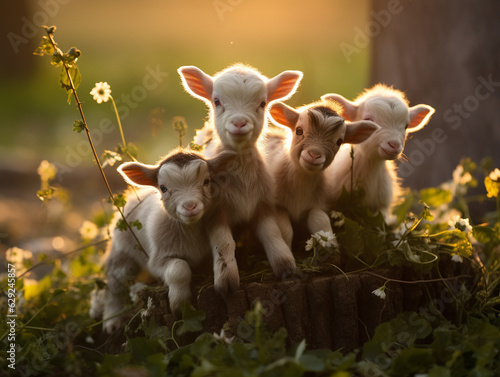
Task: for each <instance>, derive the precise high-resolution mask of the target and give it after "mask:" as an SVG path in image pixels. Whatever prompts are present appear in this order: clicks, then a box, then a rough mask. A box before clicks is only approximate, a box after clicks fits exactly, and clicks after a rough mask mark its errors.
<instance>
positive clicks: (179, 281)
mask: <svg viewBox="0 0 500 377" xmlns="http://www.w3.org/2000/svg"><path fill="white" fill-rule="evenodd" d="M233 157H234V153H231V152H225V153H221V154H219V155H218V156H217V157H216V158H213V159H211V160H206V159H205V158H203V157H202V156H201V155H200V154H198V153H194V152H188V151H185V150H182V149H177V150H174V151H173V152H172V153H170V154H169V155H168V156H167V157H166V158H165V159H163V160H162V161H161V162H159V163H158V164H157V165H153V166H152V165H144V164H141V163H136V162H128V163H125V164H122V165H121V166H120V167H119V168H118V171H119V172H120V173H121V174H122V175H123V177H124V178H125V180H126V181H127V182H129V183H130V184H132V185H139V186H149V187H147V188H143V189H141V190H139V191H138V194H137V195H136V194H135V193H131V194H129V195H128V196H127V204H126V205H125V208H124V210H123V212H124V214H125V216H126V218H127V221H128V222H129V223H130V222H133V221H135V220H139V221H140V222H141V223H142V228H141V229H140V230H139V229H135V228H134V230H133V231H134V233H135V235H136V236H137V238H138V239H139V241H140V243H141V244H142V246H143V247H144V249H145V250H144V251H145V252H146V253H147V254H148V256H149V258H147V257H146V256H145V255H144V253H142V252H141V251H140V250H138V249H137V248H136V241H135V239H134V238H133V236H132V234H131V232H130V230H127V231H120V230H118V229H115V230H114V232H113V240H112V243H111V246H110V249H109V254H108V256H107V259H106V262H105V267H106V275H107V278H108V288H107V290H106V295H105V301H104V314H103V316H104V319H105V320H106V319H107V318H110V317H113V316H115V315H116V314H117V313H118V312H119V311H120V310H121V309H122V308H123V302H122V295H123V291H124V289H126V286H127V284H128V283H129V282H130V281H132V280H133V279H134V278H135V277H136V276H137V274H138V272H139V271H140V269H141V268H145V269H147V270H148V271H149V272H150V273H151V274H152V275H153V276H155V277H156V278H159V279H160V280H161V281H163V282H164V283H165V284H166V285H167V286H168V287H169V291H168V298H169V302H170V308H171V310H172V312H177V311H178V309H179V305H180V304H181V303H182V302H184V301H189V300H190V299H191V289H190V280H191V267H194V266H196V265H198V264H200V262H201V261H202V260H203V259H205V258H206V257H207V256H208V257H210V255H211V250H210V246H209V238H208V234H207V232H206V227H207V225H206V224H207V223H208V222H210V221H211V220H210V219H211V218H212V217H213V212H214V211H215V210H216V208H214V207H215V206H214V205H213V203H212V192H211V191H212V187H211V176H213V175H215V174H217V173H218V172H219V171H221V170H223V169H224V168H225V165H226V163H227V162H228V161H229V160H230V159H231V158H233ZM138 197H140V198H141V199H142V200H140V201H139V199H138ZM215 279H217V277H215ZM216 283H217V282H216ZM120 324H121V319H120V318H119V317H117V316H115V317H114V318H111V319H109V320H106V321H105V322H104V325H103V326H104V331H106V332H108V333H109V332H112V331H113V330H115V329H116V328H118V327H119V326H120Z"/></svg>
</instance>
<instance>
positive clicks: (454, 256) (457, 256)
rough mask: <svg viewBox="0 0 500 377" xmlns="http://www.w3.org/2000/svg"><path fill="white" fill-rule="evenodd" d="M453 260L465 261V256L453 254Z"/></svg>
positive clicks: (457, 261)
mask: <svg viewBox="0 0 500 377" xmlns="http://www.w3.org/2000/svg"><path fill="white" fill-rule="evenodd" d="M451 260H452V261H453V262H456V263H462V262H463V261H464V260H463V258H462V257H461V256H460V255H458V254H453V255H452V256H451Z"/></svg>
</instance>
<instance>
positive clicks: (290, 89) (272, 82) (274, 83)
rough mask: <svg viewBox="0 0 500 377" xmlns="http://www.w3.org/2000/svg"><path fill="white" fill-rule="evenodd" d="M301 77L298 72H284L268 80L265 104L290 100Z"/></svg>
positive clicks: (300, 73)
mask: <svg viewBox="0 0 500 377" xmlns="http://www.w3.org/2000/svg"><path fill="white" fill-rule="evenodd" d="M302 76H303V74H302V72H300V71H284V72H282V73H280V74H279V75H278V76H275V77H273V78H272V79H269V81H268V82H267V102H268V103H269V102H272V101H276V100H279V99H283V100H284V99H288V98H290V97H291V96H292V95H293V93H295V91H296V90H297V88H298V86H299V83H300V80H302Z"/></svg>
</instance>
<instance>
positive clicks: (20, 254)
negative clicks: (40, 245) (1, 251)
mask: <svg viewBox="0 0 500 377" xmlns="http://www.w3.org/2000/svg"><path fill="white" fill-rule="evenodd" d="M31 258H33V253H32V252H31V251H28V250H23V249H21V248H19V247H15V246H14V247H11V248H10V249H7V251H6V252H5V259H7V261H8V262H9V263H10V264H13V265H14V266H16V269H17V270H21V269H22V264H23V261H24V260H25V259H31Z"/></svg>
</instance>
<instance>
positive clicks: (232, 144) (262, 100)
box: [179, 64, 302, 293]
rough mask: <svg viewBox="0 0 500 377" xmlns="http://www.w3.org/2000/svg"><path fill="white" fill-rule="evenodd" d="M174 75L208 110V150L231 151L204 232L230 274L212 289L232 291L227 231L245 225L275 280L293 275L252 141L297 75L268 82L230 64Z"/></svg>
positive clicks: (234, 278)
mask: <svg viewBox="0 0 500 377" xmlns="http://www.w3.org/2000/svg"><path fill="white" fill-rule="evenodd" d="M179 74H180V76H181V78H182V83H183V85H184V87H185V89H186V90H187V91H188V92H189V93H190V94H191V95H193V96H194V97H196V98H199V99H201V100H203V101H205V102H206V103H207V105H208V106H209V109H210V120H211V122H210V125H213V126H215V130H216V135H214V137H215V140H214V143H213V145H215V148H214V149H212V150H213V151H215V152H216V153H221V152H222V151H225V150H232V151H236V152H237V158H236V160H235V162H234V163H233V166H232V169H230V170H229V171H228V174H227V176H226V179H227V185H228V186H227V189H226V190H225V192H223V193H222V198H221V202H222V203H223V208H224V213H223V214H222V216H221V217H220V218H219V221H218V222H217V223H214V226H213V229H212V230H211V232H210V234H211V235H212V237H211V239H210V242H211V245H212V250H213V252H214V253H215V259H217V258H218V262H217V264H218V265H220V266H223V265H225V266H227V268H226V271H230V272H231V273H230V274H226V276H225V277H224V278H225V279H227V284H226V285H225V286H218V287H217V286H216V288H217V289H218V290H219V291H221V292H222V293H224V292H225V291H226V289H227V288H230V289H236V288H237V287H238V285H239V275H238V268H237V266H236V261H235V257H234V252H235V247H236V245H235V241H234V238H233V235H232V229H233V230H234V228H235V227H236V226H239V225H244V224H248V223H249V222H252V223H253V224H255V226H256V234H257V237H258V239H259V240H260V241H261V242H262V244H263V246H264V249H265V251H266V254H267V258H268V260H269V263H270V265H271V268H272V270H273V272H274V273H275V274H276V275H277V276H279V277H283V276H284V275H287V274H289V273H293V272H294V271H295V268H296V267H295V260H294V258H293V255H292V253H291V251H290V249H289V247H288V246H287V244H286V243H285V242H284V240H283V237H282V235H281V231H280V229H279V227H278V224H277V222H276V216H275V210H274V203H273V199H274V195H273V184H272V177H271V176H270V174H269V172H268V171H267V170H266V167H265V165H264V161H263V158H262V156H261V154H260V152H259V151H258V149H257V146H256V142H257V139H258V138H259V136H260V135H261V133H262V130H263V128H264V124H265V112H266V108H267V106H268V105H269V103H271V102H273V101H276V100H279V99H284V98H288V97H290V96H291V95H292V94H293V93H294V92H295V90H296V88H297V86H298V83H299V81H300V80H301V78H302V73H301V72H298V71H285V72H282V73H281V74H279V75H277V76H276V77H273V78H271V79H268V78H266V77H265V76H263V75H261V74H260V73H259V72H258V71H257V70H255V69H254V68H251V67H249V66H245V65H242V64H236V65H234V66H231V67H229V68H227V69H225V70H223V71H222V72H220V73H219V74H217V75H215V76H214V77H211V76H209V75H207V74H206V73H204V72H203V71H201V70H200V69H199V68H197V67H193V66H186V67H181V68H179ZM214 272H215V274H216V276H217V275H219V274H222V271H218V268H217V267H214Z"/></svg>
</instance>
